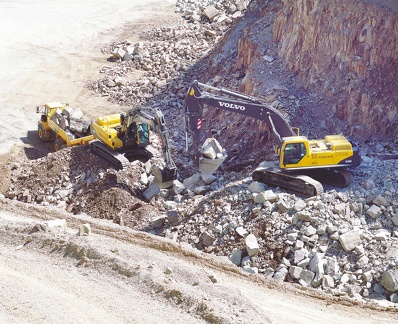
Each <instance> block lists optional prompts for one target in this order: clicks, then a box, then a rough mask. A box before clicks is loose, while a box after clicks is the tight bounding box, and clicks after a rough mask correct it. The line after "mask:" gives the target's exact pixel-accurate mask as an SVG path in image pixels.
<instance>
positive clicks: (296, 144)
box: [278, 135, 354, 170]
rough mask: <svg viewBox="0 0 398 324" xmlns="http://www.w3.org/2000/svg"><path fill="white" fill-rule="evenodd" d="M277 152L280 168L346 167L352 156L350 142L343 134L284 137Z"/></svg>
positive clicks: (350, 162) (350, 163) (349, 163)
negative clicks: (317, 136) (308, 137)
mask: <svg viewBox="0 0 398 324" xmlns="http://www.w3.org/2000/svg"><path fill="white" fill-rule="evenodd" d="M278 152H279V167H280V168H281V169H282V170H283V169H284V170H288V169H297V170H299V169H314V168H328V167H331V168H336V167H347V166H350V165H352V162H353V161H352V159H353V158H354V157H353V155H354V152H353V148H352V144H351V143H350V142H349V141H348V140H347V139H346V138H345V137H344V136H343V135H328V136H326V137H325V139H320V140H308V139H307V138H306V137H305V136H291V137H284V138H283V142H282V145H281V147H280V148H279V149H278Z"/></svg>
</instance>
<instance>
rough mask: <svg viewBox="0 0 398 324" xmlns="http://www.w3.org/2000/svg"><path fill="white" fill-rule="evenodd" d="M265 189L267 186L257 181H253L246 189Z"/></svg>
mask: <svg viewBox="0 0 398 324" xmlns="http://www.w3.org/2000/svg"><path fill="white" fill-rule="evenodd" d="M266 189H267V187H266V185H265V184H264V183H262V182H257V181H253V182H252V183H251V184H250V185H249V187H248V188H247V190H249V191H250V192H251V193H260V192H263V191H265V190H266Z"/></svg>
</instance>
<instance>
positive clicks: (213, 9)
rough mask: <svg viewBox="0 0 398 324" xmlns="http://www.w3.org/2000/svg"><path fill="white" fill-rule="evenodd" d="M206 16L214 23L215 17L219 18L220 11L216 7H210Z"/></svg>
mask: <svg viewBox="0 0 398 324" xmlns="http://www.w3.org/2000/svg"><path fill="white" fill-rule="evenodd" d="M203 13H204V15H205V16H206V17H207V18H209V20H210V21H213V20H214V18H215V17H217V16H218V14H219V13H218V11H217V9H216V7H214V6H208V7H207V8H206V9H205V10H204V11H203Z"/></svg>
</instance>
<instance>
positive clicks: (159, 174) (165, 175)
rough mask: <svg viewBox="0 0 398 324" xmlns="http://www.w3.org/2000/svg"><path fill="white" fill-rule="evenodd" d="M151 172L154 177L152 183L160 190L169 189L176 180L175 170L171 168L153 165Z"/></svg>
mask: <svg viewBox="0 0 398 324" xmlns="http://www.w3.org/2000/svg"><path fill="white" fill-rule="evenodd" d="M151 171H152V174H153V175H154V177H155V179H154V183H156V184H157V185H158V186H159V187H161V188H169V187H171V186H172V185H173V181H174V180H176V179H177V169H176V168H173V167H167V166H165V167H161V166H159V165H153V166H152V170H151Z"/></svg>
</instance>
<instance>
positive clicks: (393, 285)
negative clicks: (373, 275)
mask: <svg viewBox="0 0 398 324" xmlns="http://www.w3.org/2000/svg"><path fill="white" fill-rule="evenodd" d="M381 285H382V286H383V287H384V288H386V289H387V290H389V291H391V292H397V291H398V269H395V270H387V271H384V272H383V274H382V275H381Z"/></svg>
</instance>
